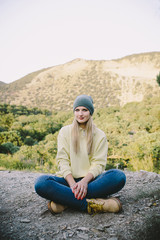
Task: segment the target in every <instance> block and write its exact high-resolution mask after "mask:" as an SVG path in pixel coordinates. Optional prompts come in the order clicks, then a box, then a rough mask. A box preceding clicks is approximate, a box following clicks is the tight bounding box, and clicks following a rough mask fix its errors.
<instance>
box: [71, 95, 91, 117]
mask: <svg viewBox="0 0 160 240" xmlns="http://www.w3.org/2000/svg"><path fill="white" fill-rule="evenodd" d="M79 106H83V107H86V108H87V109H88V110H89V111H90V114H91V115H92V114H93V113H94V106H93V99H92V98H91V96H87V95H85V94H84V95H80V96H78V97H76V100H75V101H74V104H73V111H74V110H75V109H76V108H77V107H79Z"/></svg>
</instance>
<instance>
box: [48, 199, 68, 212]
mask: <svg viewBox="0 0 160 240" xmlns="http://www.w3.org/2000/svg"><path fill="white" fill-rule="evenodd" d="M66 208H67V207H66V206H63V205H61V204H58V203H55V202H53V201H50V202H49V203H48V209H49V211H50V212H51V213H52V214H54V213H61V212H63V211H64V210H65V209H66Z"/></svg>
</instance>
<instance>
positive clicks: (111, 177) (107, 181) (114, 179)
mask: <svg viewBox="0 0 160 240" xmlns="http://www.w3.org/2000/svg"><path fill="white" fill-rule="evenodd" d="M81 179H82V178H79V179H75V181H76V182H78V181H80V180H81ZM125 182H126V176H125V174H124V173H123V172H122V171H121V170H118V169H111V170H108V171H105V172H103V173H102V174H100V175H99V176H97V177H96V178H95V179H94V180H93V181H91V182H90V183H89V184H88V190H87V195H86V197H85V198H83V199H82V200H81V199H80V200H78V199H76V198H75V196H74V194H73V193H72V190H71V188H70V187H69V185H68V183H67V181H66V180H65V179H64V178H63V177H57V176H54V175H42V176H40V177H39V178H38V179H37V180H36V182H35V191H36V192H37V194H38V195H40V196H41V197H43V198H46V199H48V200H52V201H54V202H56V203H60V204H62V205H66V206H68V207H70V208H74V209H78V210H80V211H87V201H86V199H87V198H88V199H89V198H106V197H107V196H108V195H111V194H114V193H116V192H118V191H120V190H121V189H122V188H123V186H124V185H125Z"/></svg>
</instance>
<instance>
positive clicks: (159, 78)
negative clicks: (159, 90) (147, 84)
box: [156, 72, 160, 86]
mask: <svg viewBox="0 0 160 240" xmlns="http://www.w3.org/2000/svg"><path fill="white" fill-rule="evenodd" d="M156 80H157V83H158V84H159V86H160V72H159V74H158V75H157V77H156Z"/></svg>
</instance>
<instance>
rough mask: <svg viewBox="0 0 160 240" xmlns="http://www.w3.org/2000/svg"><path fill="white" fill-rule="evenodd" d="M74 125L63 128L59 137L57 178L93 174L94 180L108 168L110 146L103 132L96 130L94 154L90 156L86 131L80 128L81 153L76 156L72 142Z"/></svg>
mask: <svg viewBox="0 0 160 240" xmlns="http://www.w3.org/2000/svg"><path fill="white" fill-rule="evenodd" d="M71 128H72V125H68V126H65V127H62V128H61V130H60V132H59V135H58V153H57V157H56V160H57V163H58V167H59V172H57V174H56V175H57V176H60V177H64V178H65V177H66V176H67V175H68V174H70V173H71V174H72V176H73V177H74V178H80V177H85V176H86V175H87V173H92V174H93V176H94V178H95V177H96V176H98V175H99V174H101V173H102V172H103V171H104V169H105V166H106V162H107V151H108V144H107V139H106V136H105V134H104V132H103V131H101V130H100V129H98V128H95V133H94V138H93V153H92V155H88V153H87V143H86V136H85V130H84V129H82V128H80V151H79V152H78V154H76V153H75V152H74V150H73V144H72V142H71Z"/></svg>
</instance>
